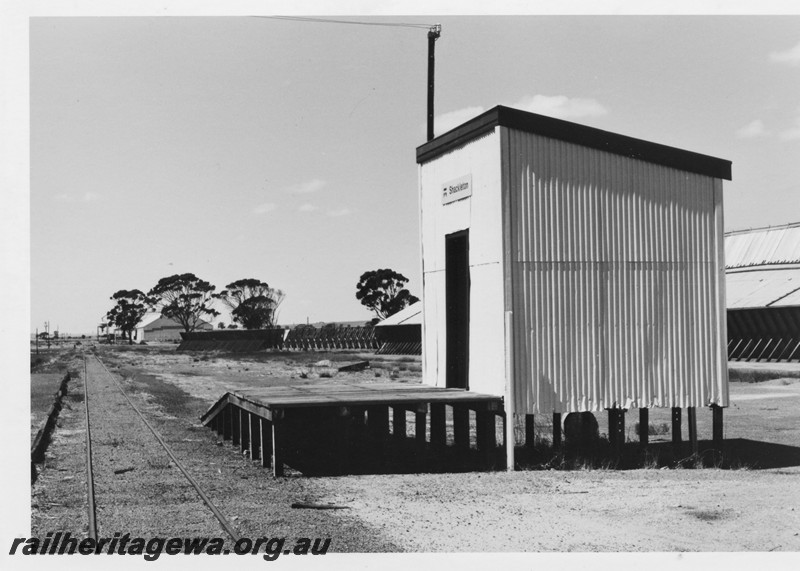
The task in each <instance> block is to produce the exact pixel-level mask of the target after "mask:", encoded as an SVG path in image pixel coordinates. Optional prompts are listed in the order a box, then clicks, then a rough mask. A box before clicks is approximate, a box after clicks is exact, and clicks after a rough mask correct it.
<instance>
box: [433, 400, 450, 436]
mask: <svg viewBox="0 0 800 571" xmlns="http://www.w3.org/2000/svg"><path fill="white" fill-rule="evenodd" d="M431 444H432V445H433V446H445V445H446V444H447V424H446V422H445V408H444V404H443V403H439V402H432V403H431Z"/></svg>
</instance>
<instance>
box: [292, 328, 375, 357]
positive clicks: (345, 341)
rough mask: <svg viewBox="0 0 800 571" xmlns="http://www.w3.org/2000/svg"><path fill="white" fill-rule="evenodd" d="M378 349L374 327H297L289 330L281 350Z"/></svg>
mask: <svg viewBox="0 0 800 571" xmlns="http://www.w3.org/2000/svg"><path fill="white" fill-rule="evenodd" d="M378 347H380V343H378V341H377V340H376V339H375V328H374V327H323V328H321V329H314V328H311V327H308V328H305V327H299V328H295V329H290V330H289V332H288V334H287V335H286V338H285V339H284V340H283V346H282V347H281V348H282V349H288V350H292V349H293V350H298V351H326V350H330V349H360V350H363V351H374V350H377V349H378Z"/></svg>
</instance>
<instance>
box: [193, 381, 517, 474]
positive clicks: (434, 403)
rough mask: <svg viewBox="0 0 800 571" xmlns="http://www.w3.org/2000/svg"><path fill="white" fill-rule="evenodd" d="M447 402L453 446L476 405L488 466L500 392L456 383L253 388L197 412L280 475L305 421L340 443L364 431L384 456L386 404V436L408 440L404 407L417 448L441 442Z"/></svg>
mask: <svg viewBox="0 0 800 571" xmlns="http://www.w3.org/2000/svg"><path fill="white" fill-rule="evenodd" d="M446 406H450V407H451V408H452V417H453V428H454V445H455V447H457V448H462V449H464V448H466V449H468V448H469V411H470V410H472V411H475V418H476V429H477V442H476V444H477V448H478V451H479V453H481V454H482V456H483V458H484V459H485V464H486V466H487V467H491V466H492V465H493V460H492V458H493V453H494V451H495V449H496V446H497V442H496V436H495V423H496V420H497V416H501V417H502V416H503V405H502V398H501V397H498V396H493V395H485V394H480V393H474V392H470V391H465V390H462V389H447V388H437V387H429V386H426V385H418V384H413V385H412V384H405V383H361V384H355V383H348V384H333V383H326V384H303V385H290V386H278V387H261V388H252V389H247V390H241V391H235V392H228V393H226V394H225V395H223V396H222V397H221V398H220V399H219V400H218V401H217V402H216V403H215V404H214V405H213V406H211V408H209V410H208V411H207V412H206V413H205V414H204V415H203V416H202V417H201V422H202V423H203V424H204V425H206V426H209V427H211V428H212V429H213V430H215V431H216V432H217V433H218V434H220V435H221V436H222V437H223V439H224V440H231V441H232V443H233V444H234V445H238V446H240V447H241V449H242V451H248V452H249V454H250V457H251V458H252V459H254V460H256V459H260V460H261V464H262V466H268V465H270V464H271V465H272V469H273V474H274V475H275V476H280V475H282V474H283V464H284V461H285V455H284V453H285V450H286V447H287V442H291V441H292V440H293V439H294V437H295V436H296V433H297V432H298V431H300V430H301V429H308V428H309V426H310V425H318V426H316V428H317V429H318V430H321V431H322V433H324V434H325V435H326V436H327V435H330V434H334V433H335V434H336V442H339V443H344V446H345V447H346V445H347V443H348V442H351V441H353V440H354V439H355V435H356V434H361V433H363V434H368V435H369V437H370V438H371V441H372V442H373V443H377V447H376V448H375V454H376V455H382V454H383V448H382V447H383V445H384V444H385V443H386V442H387V441H388V440H389V436H390V434H389V426H390V423H389V418H390V416H389V409H390V408H391V409H392V415H391V416H392V427H393V430H392V434H391V437H392V439H393V440H394V441H395V442H397V441H401V440H403V441H404V440H405V439H406V412H407V411H410V412H413V413H414V415H415V416H414V420H415V440H414V445H415V446H416V448H415V454H417V453H419V454H421V452H422V451H423V450H426V449H428V448H437V447H443V446H444V445H445V443H446V435H445V407H446ZM428 417H430V425H429V434H430V439H429V441H428V440H426V435H427V433H428V426H427V423H428ZM289 420H293V421H294V423H293V424H292V423H291V422H288V421H289ZM325 423H328V424H325ZM323 425H324V426H323ZM342 456H343V457H346V456H347V454H346V453H343V454H342Z"/></svg>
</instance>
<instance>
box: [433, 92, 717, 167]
mask: <svg viewBox="0 0 800 571" xmlns="http://www.w3.org/2000/svg"><path fill="white" fill-rule="evenodd" d="M498 125H499V126H503V127H509V128H511V129H517V130H520V131H525V132H528V133H535V134H537V135H542V136H544V137H550V138H552V139H558V140H561V141H567V142H570V143H575V144H578V145H582V146H584V147H590V148H593V149H599V150H601V151H607V152H609V153H614V154H617V155H622V156H625V157H629V158H632V159H639V160H643V161H646V162H650V163H655V164H660V165H663V166H667V167H672V168H676V169H680V170H684V171H688V172H693V173H697V174H701V175H706V176H710V177H714V178H722V179H726V180H731V162H730V161H727V160H724V159H718V158H715V157H710V156H708V155H701V154H699V153H694V152H691V151H685V150H683V149H678V148H675V147H668V146H666V145H660V144H658V143H652V142H650V141H645V140H643V139H635V138H633V137H628V136H625V135H618V134H616V133H612V132H610V131H603V130H602V129H596V128H594V127H587V126H585V125H580V124H578V123H572V122H570V121H564V120H562V119H554V118H552V117H546V116H544V115H538V114H536V113H530V112H528V111H520V110H519V109H512V108H511V107H504V106H502V105H498V106H497V107H494V108H492V109H490V110H489V111H486V112H485V113H482V114H481V115H478V116H477V117H475V118H474V119H471V120H469V121H467V122H466V123H463V124H462V125H460V126H458V127H456V128H454V129H451V130H450V131H448V132H446V133H444V134H443V135H440V136H438V137H436V138H435V139H433V140H432V141H428V142H427V143H425V144H424V145H421V146H419V147H417V163H419V164H422V163H426V162H428V161H431V160H433V159H435V158H437V157H439V156H441V155H443V154H445V153H447V152H449V151H451V150H453V149H455V148H456V147H459V146H461V145H463V144H464V143H467V142H468V141H471V140H472V139H475V138H477V137H480V136H481V135H483V134H485V133H487V132H488V131H491V130H493V129H494V128H495V127H496V126H498Z"/></svg>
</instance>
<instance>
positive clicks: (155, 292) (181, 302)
mask: <svg viewBox="0 0 800 571" xmlns="http://www.w3.org/2000/svg"><path fill="white" fill-rule="evenodd" d="M215 289H216V287H215V286H213V285H211V284H210V283H208V282H207V281H205V280H201V279H200V278H198V277H197V276H196V275H194V274H175V275H174V276H169V277H166V278H161V279H160V280H158V283H157V284H156V285H155V286H154V287H153V289H151V290H150V292H149V296H150V297H151V304H152V307H154V308H156V309H158V310H159V311H161V315H163V316H164V317H166V318H168V319H172V320H173V321H175V322H176V323H178V324H180V325H181V327H183V329H184V331H186V332H187V333H188V332H189V331H194V330H195V329H197V326H198V325H200V323H201V322H202V320H203V317H215V316H217V315H219V312H218V311H217V310H216V309H214V307H213V303H214V299H216V298H217V297H218V296H217V294H215V293H214V290H215Z"/></svg>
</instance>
